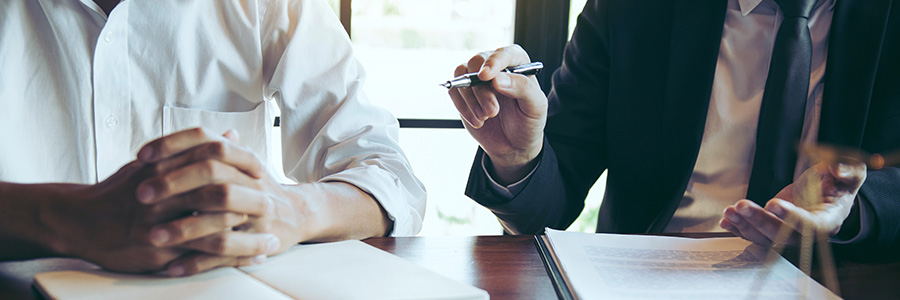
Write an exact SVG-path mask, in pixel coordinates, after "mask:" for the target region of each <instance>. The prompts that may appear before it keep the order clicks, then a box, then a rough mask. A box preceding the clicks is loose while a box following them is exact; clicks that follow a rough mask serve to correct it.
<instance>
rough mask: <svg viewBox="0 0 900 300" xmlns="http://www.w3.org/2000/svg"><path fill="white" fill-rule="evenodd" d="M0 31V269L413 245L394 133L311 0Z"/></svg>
mask: <svg viewBox="0 0 900 300" xmlns="http://www.w3.org/2000/svg"><path fill="white" fill-rule="evenodd" d="M0 20H2V21H0V65H2V66H3V70H2V72H0V107H3V109H4V113H3V117H2V118H0V128H2V130H0V245H3V246H0V260H10V259H28V258H35V257H46V256H72V257H79V258H83V259H86V260H88V261H91V262H93V263H96V264H98V265H100V266H102V267H104V268H107V269H111V270H118V271H128V272H145V271H157V270H166V271H168V273H169V274H170V275H173V276H181V275H187V274H193V273H197V272H201V271H204V270H207V269H210V268H214V267H217V266H235V265H247V264H257V263H261V262H262V261H264V260H265V257H266V256H267V255H273V254H276V253H280V252H282V251H284V250H286V249H287V248H288V247H290V246H292V245H294V244H296V243H298V242H319V241H333V240H343V239H361V238H366V237H371V236H383V235H413V234H415V233H417V232H418V230H419V229H420V228H421V222H422V215H423V211H424V206H425V190H424V188H423V186H422V185H421V183H420V182H419V181H418V180H417V179H416V178H415V176H414V175H413V173H412V169H411V168H410V166H409V164H408V162H407V160H406V158H405V156H404V154H403V152H402V151H401V150H400V148H399V145H398V143H397V134H398V124H397V121H396V119H395V118H394V117H393V116H391V114H390V113H388V112H387V111H385V110H383V109H381V108H378V107H375V106H373V105H371V104H370V103H369V102H368V101H367V100H366V98H365V96H364V94H363V92H362V83H363V81H364V73H363V70H362V69H361V66H360V65H359V63H358V62H357V61H356V59H355V58H354V57H353V54H352V49H351V46H350V43H349V40H348V38H347V36H346V34H345V33H344V31H343V28H342V27H341V26H340V23H339V22H338V21H337V19H336V18H335V16H334V14H333V12H331V10H330V9H329V8H328V7H327V5H326V4H325V3H324V2H323V1H317V0H271V1H265V0H259V1H255V0H232V1H174V0H173V1H169V0H165V1H135V0H126V1H121V2H119V1H96V2H93V1H88V0H82V1H74V0H40V1H30V0H15V1H3V2H2V3H0ZM201 128H202V129H201ZM122 166H124V167H122ZM282 170H283V171H282Z"/></svg>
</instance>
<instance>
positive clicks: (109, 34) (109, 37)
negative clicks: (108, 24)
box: [103, 32, 112, 43]
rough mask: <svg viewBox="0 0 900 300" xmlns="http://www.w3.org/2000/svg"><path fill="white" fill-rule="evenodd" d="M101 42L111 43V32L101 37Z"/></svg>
mask: <svg viewBox="0 0 900 300" xmlns="http://www.w3.org/2000/svg"><path fill="white" fill-rule="evenodd" d="M103 40H104V41H106V42H107V43H109V42H111V41H112V32H110V33H107V34H106V35H105V36H103Z"/></svg>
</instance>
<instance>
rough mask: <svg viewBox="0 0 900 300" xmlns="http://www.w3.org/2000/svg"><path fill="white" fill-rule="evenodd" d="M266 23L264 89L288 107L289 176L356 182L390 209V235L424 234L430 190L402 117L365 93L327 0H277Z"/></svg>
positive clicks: (284, 110) (284, 125) (285, 146)
mask: <svg viewBox="0 0 900 300" xmlns="http://www.w3.org/2000/svg"><path fill="white" fill-rule="evenodd" d="M262 22H263V24H261V25H262V29H261V30H262V33H261V35H262V36H261V38H260V39H261V41H262V52H263V53H262V54H263V60H264V61H263V70H262V72H263V78H264V79H266V80H267V86H265V87H264V90H265V93H266V97H267V99H268V98H271V99H274V100H275V101H277V103H278V104H279V106H280V109H281V114H282V121H281V140H282V153H283V154H282V157H283V168H284V171H285V173H286V174H285V175H286V176H287V177H288V178H289V179H292V180H294V181H296V182H299V183H304V182H322V181H343V182H347V183H350V184H353V185H355V186H356V187H358V188H360V189H362V190H363V191H365V192H367V193H369V194H371V195H372V196H373V197H374V198H375V199H376V200H377V201H378V202H379V203H380V204H381V206H382V207H383V208H384V209H385V210H386V211H387V213H388V215H389V216H390V218H391V220H392V221H394V228H393V232H391V235H393V236H402V235H415V234H416V233H418V232H419V230H420V229H421V227H422V217H423V215H424V211H425V188H424V186H423V185H422V183H421V182H419V180H418V179H417V178H416V177H415V176H414V175H413V171H412V168H411V167H410V165H409V162H408V160H407V158H406V156H405V155H404V153H403V151H402V150H401V149H400V145H399V143H398V134H399V124H398V122H397V119H396V118H394V116H392V115H391V114H390V113H389V112H388V111H387V110H385V109H383V108H380V107H377V106H374V105H372V104H371V103H369V101H368V99H367V98H366V96H365V94H364V92H363V89H362V86H363V82H364V79H365V74H364V71H363V69H362V67H361V65H360V63H359V62H358V61H357V60H356V58H355V57H354V56H353V49H352V47H351V44H350V40H349V39H348V37H347V35H346V33H345V32H344V29H343V27H341V25H340V22H339V21H338V20H337V18H336V16H335V15H334V13H333V12H332V11H331V10H330V8H328V7H327V6H326V5H325V2H324V1H302V0H273V1H270V2H269V4H268V7H267V8H266V11H265V13H264V18H263V20H262Z"/></svg>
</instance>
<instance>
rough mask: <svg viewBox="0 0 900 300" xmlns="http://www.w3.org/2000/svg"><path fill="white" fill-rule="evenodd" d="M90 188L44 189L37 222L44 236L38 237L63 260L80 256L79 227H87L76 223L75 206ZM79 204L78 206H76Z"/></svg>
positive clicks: (74, 186) (63, 185) (66, 186)
mask: <svg viewBox="0 0 900 300" xmlns="http://www.w3.org/2000/svg"><path fill="white" fill-rule="evenodd" d="M88 187H89V186H86V185H75V184H51V185H47V186H46V187H45V188H43V190H44V193H43V195H42V197H41V199H40V201H38V203H39V209H38V212H37V220H39V223H40V225H41V226H40V229H41V230H42V233H41V234H39V235H38V237H39V238H40V244H41V245H44V247H45V248H46V249H47V250H48V251H50V252H51V253H53V255H54V256H60V257H80V256H79V255H78V254H77V251H76V250H77V247H76V246H77V245H78V243H76V242H73V238H75V237H76V236H77V235H76V234H74V233H75V231H76V230H77V229H78V228H81V227H83V226H84V224H79V223H78V222H77V221H73V219H72V214H73V213H75V212H74V211H73V210H72V209H71V204H72V203H73V202H81V201H78V199H80V198H79V196H78V195H80V193H81V191H83V190H85V189H87V188H88ZM76 205H78V204H76Z"/></svg>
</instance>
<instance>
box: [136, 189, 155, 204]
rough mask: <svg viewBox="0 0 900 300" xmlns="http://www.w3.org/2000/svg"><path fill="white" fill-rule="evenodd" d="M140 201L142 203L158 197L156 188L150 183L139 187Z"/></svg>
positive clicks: (138, 195)
mask: <svg viewBox="0 0 900 300" xmlns="http://www.w3.org/2000/svg"><path fill="white" fill-rule="evenodd" d="M137 197H138V201H141V202H142V203H150V201H152V200H153V197H156V189H154V188H153V187H151V186H150V185H149V184H144V185H141V186H140V187H138V190H137Z"/></svg>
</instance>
